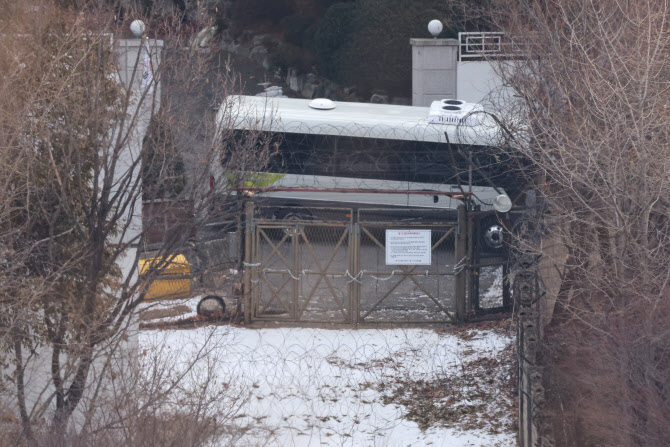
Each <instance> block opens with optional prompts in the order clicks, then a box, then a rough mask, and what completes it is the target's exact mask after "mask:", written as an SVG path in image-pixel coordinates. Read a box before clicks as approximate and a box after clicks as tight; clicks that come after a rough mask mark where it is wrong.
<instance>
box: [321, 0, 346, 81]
mask: <svg viewBox="0 0 670 447" xmlns="http://www.w3.org/2000/svg"><path fill="white" fill-rule="evenodd" d="M355 18H356V4H355V3H335V4H334V5H333V6H331V7H330V8H328V10H327V11H326V13H325V14H324V16H323V19H321V22H320V23H319V27H318V29H317V30H316V33H315V34H314V41H313V44H312V48H313V49H314V52H315V53H316V55H317V58H318V61H319V67H320V68H321V70H322V71H323V73H324V74H325V75H326V76H328V77H331V78H334V79H338V78H340V68H341V67H340V66H341V63H340V57H339V56H340V54H339V50H340V48H341V47H342V46H343V45H344V44H345V43H346V42H347V41H348V40H349V39H350V37H351V33H352V32H353V31H354V20H355Z"/></svg>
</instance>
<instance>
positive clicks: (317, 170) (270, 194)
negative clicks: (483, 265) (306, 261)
mask: <svg viewBox="0 0 670 447" xmlns="http://www.w3.org/2000/svg"><path fill="white" fill-rule="evenodd" d="M230 116H234V117H235V118H234V119H233V125H234V128H235V129H236V131H238V132H245V131H247V130H249V129H253V130H254V131H262V132H268V133H272V134H276V135H277V142H278V146H279V149H278V151H277V156H276V157H275V159H274V160H273V161H272V163H271V165H270V166H269V167H268V170H269V171H270V172H272V174H263V175H266V176H267V177H266V180H267V179H270V180H271V181H269V182H268V181H265V182H263V183H264V184H263V188H262V189H263V190H262V191H261V190H260V189H259V190H257V191H255V192H257V193H258V194H260V195H261V196H262V198H263V199H265V200H272V201H274V203H281V204H286V205H290V206H298V205H304V206H315V205H317V204H323V205H324V206H332V205H335V204H340V205H346V206H354V207H370V206H377V207H382V206H390V207H425V208H432V209H453V210H455V209H456V207H457V206H458V204H460V203H462V202H461V201H460V199H458V198H455V196H458V195H459V194H462V193H463V192H465V193H466V194H467V195H468V196H471V197H472V203H473V204H474V205H476V206H477V207H478V208H479V209H481V210H490V209H492V204H493V200H494V199H495V198H496V197H497V196H498V195H500V194H503V193H505V191H508V192H509V189H510V188H509V186H510V185H512V189H513V185H514V180H515V179H509V178H507V173H508V169H507V168H508V167H507V166H506V165H505V160H504V159H501V155H500V153H498V152H496V151H495V150H492V148H494V147H497V146H498V145H499V144H500V142H501V140H502V138H501V134H500V129H499V127H498V126H497V124H496V122H495V121H494V120H493V119H492V118H491V117H490V116H489V115H487V114H486V113H484V111H483V110H482V109H481V107H479V106H478V105H476V104H467V103H464V102H463V101H457V100H442V101H435V102H434V103H433V104H432V105H431V107H409V106H400V105H386V104H367V103H350V102H332V101H330V100H325V99H317V100H312V101H310V100H305V99H291V98H267V97H261V96H230V97H228V98H227V99H226V101H225V102H224V103H223V104H222V105H221V109H220V110H219V118H218V119H219V121H220V122H223V120H224V117H228V118H227V119H230V118H229V117H230ZM228 125H230V121H229V124H228ZM473 165H477V166H475V167H474V169H473ZM510 180H511V182H510ZM345 191H346V192H345ZM431 192H432V193H431ZM485 234H486V238H485V239H486V241H487V243H488V244H489V245H490V246H493V248H499V246H500V245H501V243H502V237H501V234H502V228H501V227H500V225H498V224H497V223H496V222H495V220H493V219H492V220H491V222H490V225H487V228H486V230H485Z"/></svg>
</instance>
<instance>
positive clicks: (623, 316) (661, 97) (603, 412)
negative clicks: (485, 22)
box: [491, 0, 670, 446]
mask: <svg viewBox="0 0 670 447" xmlns="http://www.w3.org/2000/svg"><path fill="white" fill-rule="evenodd" d="M494 4H495V3H494ZM491 17H493V20H494V21H495V22H496V25H497V26H498V27H499V28H500V29H503V30H504V31H505V32H506V33H507V38H508V42H510V48H509V50H510V51H515V52H517V53H518V56H519V57H518V58H513V59H512V60H507V61H505V62H504V63H501V64H498V68H499V70H500V72H501V74H502V76H503V78H504V81H505V83H506V84H507V85H509V86H510V87H511V88H512V89H513V91H514V93H515V94H516V96H517V99H516V101H517V102H516V103H514V104H511V105H510V103H507V104H505V106H506V107H507V109H506V113H507V115H506V116H508V117H509V116H510V114H511V115H513V116H514V118H513V119H510V120H506V119H503V121H505V125H506V126H507V130H508V131H509V132H510V133H508V134H506V136H507V137H508V144H509V145H508V147H510V148H512V150H513V151H514V153H515V155H517V156H521V157H523V158H524V159H526V160H528V161H529V167H528V168H527V169H526V170H525V174H526V175H527V176H528V178H529V179H530V180H531V182H532V183H533V184H534V185H535V186H536V188H537V189H538V190H539V191H540V192H541V193H542V195H543V197H544V199H545V201H546V204H547V207H546V209H545V212H544V213H542V214H541V215H540V216H539V219H540V223H541V224H542V225H543V226H544V228H545V231H546V234H547V235H550V236H551V237H555V238H556V239H558V240H559V241H560V243H561V244H563V245H564V246H565V247H566V249H567V251H568V253H569V256H568V258H567V260H564V259H556V260H555V262H557V263H558V264H559V265H565V267H566V270H565V274H564V275H563V277H562V286H561V290H560V291H559V293H558V298H557V303H556V311H555V314H554V318H553V323H552V324H551V325H550V326H549V327H548V328H547V329H546V332H545V338H546V340H545V341H546V343H547V347H548V350H547V355H546V356H545V365H546V366H549V367H550V368H549V369H548V371H549V375H548V379H547V389H548V390H550V391H551V398H552V399H551V409H552V410H553V411H554V412H555V414H556V417H555V418H554V421H553V422H554V426H553V427H554V435H555V437H556V439H557V440H559V442H560V445H648V446H651V445H658V446H660V445H667V443H668V435H667V429H666V427H667V426H668V424H669V423H670V404H669V402H670V400H669V399H668V392H669V390H668V384H669V383H670V375H669V371H670V355H669V352H670V333H669V329H668V324H667V323H668V316H669V314H668V311H669V309H670V308H669V305H668V303H669V301H668V290H669V289H668V284H669V279H670V273H669V272H670V270H669V269H668V264H669V261H670V239H669V237H670V233H669V230H670V228H669V227H668V224H669V222H670V208H669V205H670V202H669V198H670V182H669V180H668V175H667V173H668V171H669V170H670V157H668V153H669V151H670V146H669V141H670V140H669V138H668V137H669V136H670V135H669V134H668V133H669V132H670V126H669V124H670V123H669V122H668V120H669V118H670V115H669V113H668V112H669V109H668V104H670V89H669V88H668V85H670V62H669V61H668V58H667V53H668V50H670V32H669V29H668V19H670V5H669V4H668V3H667V2H665V1H660V0H642V1H639V2H619V1H614V0H612V1H610V0H596V1H592V0H589V1H586V0H583V1H582V0H576V1H564V0H548V1H542V2H534V1H525V0H520V1H516V2H512V3H511V4H510V3H509V2H501V3H498V4H496V7H495V8H494V9H493V12H492V13H491ZM514 107H516V110H513V111H512V113H510V109H513V108H514ZM520 122H521V123H523V126H519V125H518V123H520ZM548 237H549V236H545V241H546V240H547V239H548ZM538 249H539V250H541V248H540V247H538ZM545 255H546V253H545Z"/></svg>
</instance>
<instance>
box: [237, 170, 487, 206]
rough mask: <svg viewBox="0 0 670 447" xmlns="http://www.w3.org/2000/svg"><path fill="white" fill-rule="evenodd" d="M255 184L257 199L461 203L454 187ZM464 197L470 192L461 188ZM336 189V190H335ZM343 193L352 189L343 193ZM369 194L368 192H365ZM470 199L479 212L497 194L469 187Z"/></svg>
mask: <svg viewBox="0 0 670 447" xmlns="http://www.w3.org/2000/svg"><path fill="white" fill-rule="evenodd" d="M252 185H256V186H258V187H259V188H250V189H257V190H258V194H259V195H260V196H261V197H267V198H273V199H283V200H295V201H296V202H300V201H316V202H329V203H331V204H332V203H340V204H349V205H367V206H394V207H397V206H401V207H420V208H434V209H456V208H457V206H458V205H459V204H461V203H462V202H461V201H460V200H458V199H457V198H455V197H452V196H451V195H443V194H441V193H444V194H448V193H452V194H453V195H457V194H458V193H459V192H460V191H461V189H460V188H459V187H458V186H457V185H448V184H436V183H418V182H404V181H395V180H373V179H362V178H345V177H330V176H322V175H305V174H275V173H256V174H253V175H252V180H251V181H250V182H249V186H252ZM463 188H464V189H465V191H466V194H468V193H469V191H470V189H469V187H468V186H464V187H463ZM337 190H340V191H337ZM346 190H355V192H353V191H352V192H347V191H346ZM367 191H369V192H367ZM471 193H472V199H473V200H474V202H475V203H476V204H478V205H480V206H481V208H482V210H489V209H493V208H492V204H493V200H494V199H495V198H496V197H497V196H498V193H497V192H496V191H495V190H494V189H493V188H491V187H486V186H473V187H472V189H471ZM436 194H437V195H436Z"/></svg>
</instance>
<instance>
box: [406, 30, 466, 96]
mask: <svg viewBox="0 0 670 447" xmlns="http://www.w3.org/2000/svg"><path fill="white" fill-rule="evenodd" d="M409 43H410V45H412V105H413V106H423V107H426V106H430V103H431V102H433V101H437V100H440V99H444V98H455V97H456V95H457V91H456V79H457V73H456V60H457V57H458V41H457V40H456V39H410V41H409ZM459 99H460V98H459Z"/></svg>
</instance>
